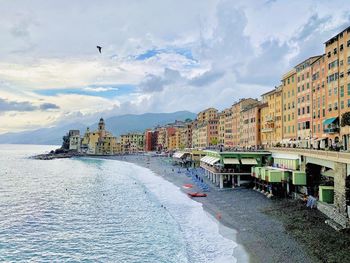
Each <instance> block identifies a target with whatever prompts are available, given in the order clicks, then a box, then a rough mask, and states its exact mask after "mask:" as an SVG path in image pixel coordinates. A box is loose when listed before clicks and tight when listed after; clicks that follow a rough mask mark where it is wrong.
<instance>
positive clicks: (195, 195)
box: [187, 192, 207, 197]
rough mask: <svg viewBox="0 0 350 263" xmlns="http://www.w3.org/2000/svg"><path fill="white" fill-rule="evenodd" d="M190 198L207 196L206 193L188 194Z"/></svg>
mask: <svg viewBox="0 0 350 263" xmlns="http://www.w3.org/2000/svg"><path fill="white" fill-rule="evenodd" d="M187 194H188V196H189V197H206V196H207V194H205V193H199V192H195V193H187Z"/></svg>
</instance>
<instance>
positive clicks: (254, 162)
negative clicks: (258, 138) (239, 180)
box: [241, 158, 258, 165]
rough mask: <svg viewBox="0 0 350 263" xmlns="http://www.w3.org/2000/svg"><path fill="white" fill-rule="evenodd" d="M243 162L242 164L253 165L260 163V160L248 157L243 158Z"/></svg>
mask: <svg viewBox="0 0 350 263" xmlns="http://www.w3.org/2000/svg"><path fill="white" fill-rule="evenodd" d="M241 163H242V164H251V165H257V164H258V162H257V161H256V160H255V159H248V158H244V159H241Z"/></svg>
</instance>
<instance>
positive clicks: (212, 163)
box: [209, 157, 220, 165]
mask: <svg viewBox="0 0 350 263" xmlns="http://www.w3.org/2000/svg"><path fill="white" fill-rule="evenodd" d="M218 161H220V158H217V157H211V159H210V161H209V164H210V165H214V164H215V163H217V162H218Z"/></svg>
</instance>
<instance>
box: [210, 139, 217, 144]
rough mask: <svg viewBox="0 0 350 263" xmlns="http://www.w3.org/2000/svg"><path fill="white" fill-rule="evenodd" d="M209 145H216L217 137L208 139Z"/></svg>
mask: <svg viewBox="0 0 350 263" xmlns="http://www.w3.org/2000/svg"><path fill="white" fill-rule="evenodd" d="M210 144H211V145H218V138H212V139H211V141H210Z"/></svg>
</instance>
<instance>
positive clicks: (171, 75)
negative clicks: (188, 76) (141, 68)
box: [139, 68, 182, 93]
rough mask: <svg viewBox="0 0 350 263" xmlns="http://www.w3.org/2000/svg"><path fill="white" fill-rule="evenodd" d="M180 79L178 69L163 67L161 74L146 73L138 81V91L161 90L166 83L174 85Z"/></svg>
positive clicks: (150, 91)
mask: <svg viewBox="0 0 350 263" xmlns="http://www.w3.org/2000/svg"><path fill="white" fill-rule="evenodd" d="M181 80H182V76H181V74H180V72H179V71H177V70H173V69H170V68H165V69H164V72H163V74H162V75H160V76H157V75H154V74H148V75H146V77H145V79H144V80H143V81H142V82H141V83H140V85H139V87H140V91H141V92H145V93H152V92H160V91H163V90H164V88H165V87H166V86H167V85H170V84H171V85H174V84H176V83H178V82H179V81H181Z"/></svg>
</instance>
